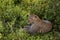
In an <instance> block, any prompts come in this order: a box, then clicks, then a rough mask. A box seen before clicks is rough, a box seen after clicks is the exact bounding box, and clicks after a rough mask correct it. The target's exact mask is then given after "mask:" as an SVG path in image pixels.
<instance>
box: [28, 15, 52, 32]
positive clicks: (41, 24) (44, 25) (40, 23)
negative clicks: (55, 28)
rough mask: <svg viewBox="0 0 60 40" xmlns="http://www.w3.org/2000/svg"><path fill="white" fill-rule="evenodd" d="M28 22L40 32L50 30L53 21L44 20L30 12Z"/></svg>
mask: <svg viewBox="0 0 60 40" xmlns="http://www.w3.org/2000/svg"><path fill="white" fill-rule="evenodd" d="M28 23H30V24H32V25H31V29H33V30H35V31H36V32H39V33H44V32H48V31H50V30H51V29H52V23H51V22H49V21H47V20H42V19H40V18H39V17H38V16H37V15H35V14H30V15H29V16H28Z"/></svg>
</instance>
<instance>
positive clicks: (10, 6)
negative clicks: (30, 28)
mask: <svg viewBox="0 0 60 40" xmlns="http://www.w3.org/2000/svg"><path fill="white" fill-rule="evenodd" d="M30 13H32V14H36V15H38V16H39V17H40V18H41V19H46V20H49V21H51V22H52V24H53V30H52V31H51V32H48V33H44V34H38V33H37V34H28V33H26V32H23V31H22V27H23V26H25V25H26V24H27V14H30ZM0 40H60V0H55V1H54V0H0Z"/></svg>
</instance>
